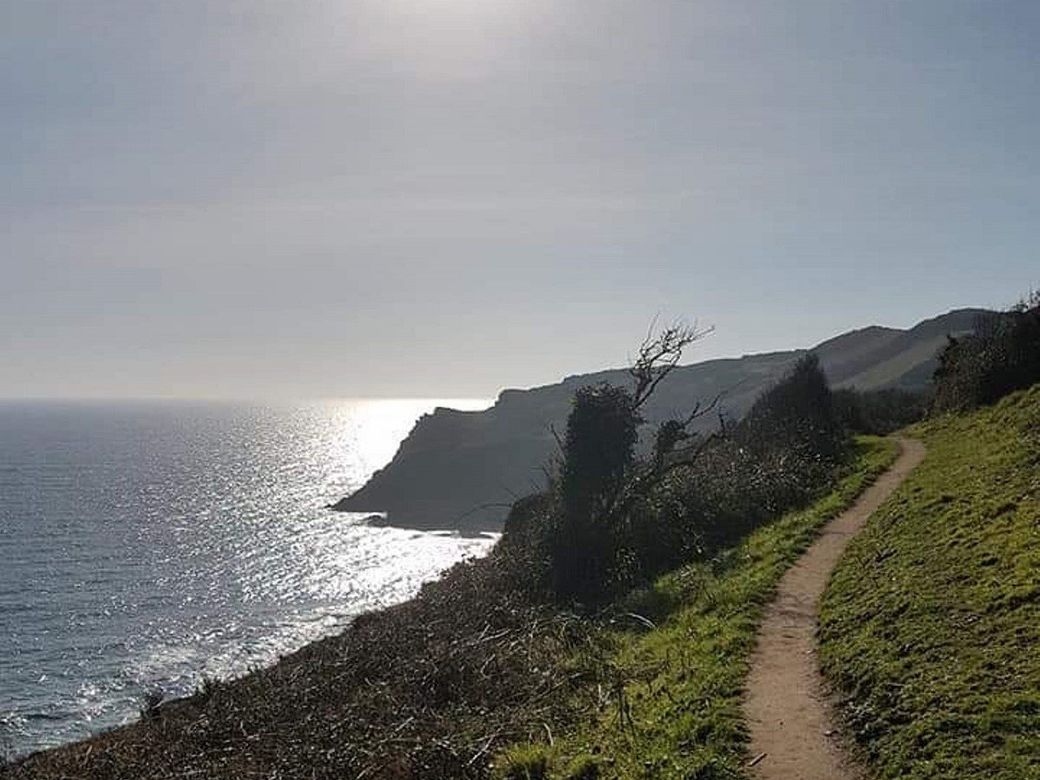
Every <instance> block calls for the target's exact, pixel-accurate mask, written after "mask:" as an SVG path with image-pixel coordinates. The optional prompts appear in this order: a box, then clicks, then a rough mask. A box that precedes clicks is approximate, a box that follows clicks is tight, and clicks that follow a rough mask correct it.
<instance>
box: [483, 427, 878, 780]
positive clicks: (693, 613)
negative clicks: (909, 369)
mask: <svg viewBox="0 0 1040 780" xmlns="http://www.w3.org/2000/svg"><path fill="white" fill-rule="evenodd" d="M895 455H896V446H895V444H894V442H892V441H889V440H884V439H876V438H864V439H861V440H859V442H858V443H857V458H856V461H855V465H854V466H853V467H851V468H850V469H849V472H848V473H847V474H846V475H845V476H844V477H843V478H842V479H841V480H840V482H839V484H838V485H837V487H836V489H835V490H834V491H833V492H832V493H831V494H830V495H828V496H827V497H825V498H823V499H822V500H820V501H818V502H817V503H815V504H813V505H812V506H810V507H809V508H807V509H804V510H801V511H797V512H791V513H789V514H786V515H784V516H783V517H782V518H780V519H779V520H777V521H775V522H773V523H771V524H769V525H768V526H765V527H763V528H761V529H759V530H758V531H756V532H754V533H753V534H751V536H749V537H748V539H747V540H746V541H745V542H744V543H743V544H741V545H739V546H738V547H735V548H732V549H730V550H728V551H726V552H725V553H723V554H722V555H720V556H718V557H717V558H716V559H714V560H712V561H709V562H702V563H695V564H691V565H689V566H686V567H683V568H681V569H679V570H677V571H675V572H672V573H671V574H668V575H666V576H664V577H662V578H661V579H660V580H658V581H657V582H656V583H655V585H654V587H653V588H652V589H650V590H648V591H645V592H642V593H640V594H636V595H635V596H633V597H632V598H631V599H630V600H629V602H628V604H626V605H624V606H623V607H622V609H621V610H619V612H618V614H619V617H618V618H617V619H616V625H615V627H614V628H613V629H612V630H610V631H608V632H606V634H607V635H606V637H604V639H603V645H604V646H605V648H606V650H605V652H604V653H603V655H602V656H601V657H598V658H596V659H583V658H581V657H576V658H575V659H574V663H575V665H576V666H578V667H580V666H582V665H583V664H586V663H595V664H599V665H603V664H604V663H605V664H606V665H607V667H608V672H607V673H606V674H604V673H602V671H601V673H600V675H599V680H600V682H599V683H598V684H597V686H596V688H595V690H588V689H583V690H581V691H580V692H578V693H576V694H575V695H576V696H578V697H579V700H578V701H576V702H575V703H574V709H575V710H577V711H581V712H583V713H584V716H583V717H582V718H581V720H580V725H579V726H578V727H577V728H576V729H574V730H573V731H569V732H568V733H567V734H565V735H558V736H557V737H556V738H555V739H554V738H552V736H551V735H545V736H544V738H543V739H540V740H538V742H539V743H541V744H532V745H528V746H527V747H524V748H521V747H514V748H512V749H511V750H510V751H507V752H505V753H500V754H499V755H498V757H497V760H496V765H497V767H498V774H499V776H501V777H514V776H516V777H523V775H522V774H516V775H514V774H510V772H511V771H512V769H513V768H514V767H513V763H512V762H513V760H514V756H524V757H530V756H532V755H538V756H545V758H546V765H545V767H544V773H543V776H545V777H553V778H568V780H579V779H580V780H590V779H591V778H597V777H598V778H608V777H619V778H642V777H647V778H649V777H653V778H673V777H674V778H697V779H698V780H711V779H712V778H741V777H745V774H744V770H743V766H744V764H745V763H746V756H745V741H746V732H745V727H744V724H743V722H742V718H741V708H740V699H741V691H742V686H743V682H744V678H745V676H746V674H747V670H748V660H749V656H750V653H751V651H752V649H753V646H754V639H755V632H756V629H757V626H758V623H759V620H760V618H761V616H762V613H763V608H764V606H765V605H766V604H767V603H768V601H769V599H770V597H771V596H772V594H773V593H774V591H775V589H776V586H777V583H778V582H779V580H780V577H781V575H782V574H783V573H784V571H785V570H786V569H787V568H788V567H789V566H790V565H791V564H792V563H793V562H794V561H795V560H796V559H797V558H798V556H799V555H800V554H801V553H802V552H803V551H804V550H805V549H806V548H807V547H808V546H809V544H810V543H811V542H812V541H813V539H814V538H815V536H816V534H817V532H818V531H819V529H820V528H821V526H823V525H824V524H825V523H826V522H827V521H828V520H830V519H831V518H833V517H834V516H836V515H837V514H839V513H840V512H841V511H842V510H844V509H846V508H847V507H848V506H850V505H851V504H852V503H853V501H854V500H855V498H856V497H857V496H858V495H859V494H860V493H861V492H862V491H863V490H864V488H865V487H866V486H867V485H868V484H869V483H870V482H872V481H873V479H874V478H875V477H876V476H877V475H878V474H880V473H881V472H882V471H884V470H885V469H886V468H887V467H888V466H889V465H890V464H891V462H892V461H893V460H894V458H895ZM626 612H627V614H626Z"/></svg>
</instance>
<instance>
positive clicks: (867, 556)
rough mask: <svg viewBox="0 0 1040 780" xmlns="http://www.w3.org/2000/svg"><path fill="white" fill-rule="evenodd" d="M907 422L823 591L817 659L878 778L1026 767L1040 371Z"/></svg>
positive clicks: (1033, 765)
mask: <svg viewBox="0 0 1040 780" xmlns="http://www.w3.org/2000/svg"><path fill="white" fill-rule="evenodd" d="M912 433H913V434H914V435H916V436H919V437H920V438H922V439H923V440H924V441H925V443H926V445H927V447H928V455H927V457H926V459H925V461H924V463H923V464H922V465H921V466H920V467H919V468H918V469H917V470H916V471H915V472H914V473H913V474H912V475H911V476H910V478H909V479H908V480H907V481H906V482H905V483H904V484H903V485H902V487H901V488H900V489H899V490H898V492H897V493H896V494H895V495H894V496H893V498H892V499H891V500H890V501H889V502H888V503H887V504H886V505H885V507H883V508H882V510H881V511H880V512H878V513H877V514H875V516H874V517H873V518H872V519H871V521H870V523H869V524H868V526H867V528H866V529H865V531H864V532H863V533H862V534H860V535H859V536H858V537H857V538H856V539H855V540H854V541H853V542H852V544H851V546H850V547H849V550H848V552H847V553H846V555H845V557H844V558H843V560H842V562H841V564H840V565H839V568H838V570H837V571H836V573H835V576H834V578H833V580H832V582H831V585H830V588H829V590H828V592H827V593H826V595H825V597H824V603H823V611H822V618H821V619H822V625H821V639H822V653H821V655H822V662H823V665H824V671H825V673H826V674H828V675H829V676H830V677H831V678H832V679H833V681H834V682H835V683H836V684H837V686H838V687H839V688H840V689H841V690H842V691H844V692H845V694H846V696H847V701H846V704H845V713H846V715H847V717H848V720H849V723H850V725H851V727H852V731H853V733H854V734H855V737H856V739H857V741H858V742H859V743H860V745H861V747H862V749H863V752H864V755H865V758H866V760H867V761H868V762H869V763H870V765H871V766H872V767H873V769H874V771H875V773H876V774H877V775H878V776H879V777H881V778H895V777H899V778H908V779H917V778H921V779H923V778H929V780H940V779H945V778H949V779H950V780H953V779H954V778H956V780H964V778H987V780H990V779H992V780H998V779H1001V780H1026V779H1028V778H1040V385H1038V386H1035V387H1033V388H1032V389H1031V390H1027V391H1023V392H1020V393H1016V394H1013V395H1011V396H1009V397H1007V398H1006V399H1004V400H1003V401H1002V402H1001V403H999V404H998V405H997V406H995V407H992V408H990V409H985V410H982V411H979V412H976V413H973V414H970V415H963V416H951V417H944V418H939V419H937V420H933V421H930V422H928V423H925V424H922V425H919V426H917V427H915V428H914V429H912Z"/></svg>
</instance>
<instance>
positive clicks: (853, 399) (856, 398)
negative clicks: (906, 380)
mask: <svg viewBox="0 0 1040 780" xmlns="http://www.w3.org/2000/svg"><path fill="white" fill-rule="evenodd" d="M834 403H835V406H836V408H837V411H838V416H839V417H840V418H841V421H842V424H843V425H844V426H845V427H846V428H847V429H848V430H850V431H852V432H853V433H865V434H870V435H874V436H885V435H886V434H889V433H892V432H893V431H898V430H899V429H900V428H905V427H906V426H907V425H912V424H913V423H915V422H917V421H919V420H920V419H922V418H923V417H924V416H925V414H926V413H927V411H928V405H929V397H928V395H927V394H926V393H914V392H911V391H909V390H899V389H894V388H893V389H888V390H869V391H862V392H861V391H859V390H852V389H848V390H835V391H834Z"/></svg>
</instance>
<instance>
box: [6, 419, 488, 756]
mask: <svg viewBox="0 0 1040 780" xmlns="http://www.w3.org/2000/svg"><path fill="white" fill-rule="evenodd" d="M438 404H439V405H446V406H455V407H456V408H481V407H482V406H484V405H485V404H484V403H483V402H479V401H457V400H455V401H417V400H402V401H337V402H333V401H329V402H319V403H311V404H305V405H293V406H289V405H286V406H260V405H242V404H224V403H162V402H154V403H153V402H126V403H53V402H33V403H28V402H3V403H0V750H3V751H6V752H8V753H14V754H20V753H24V752H26V751H29V750H35V749H39V748H42V747H47V746H51V745H55V744H59V743H62V742H66V741H70V740H73V739H77V738H80V737H84V736H87V735H89V734H90V733H93V732H95V731H97V730H100V729H103V728H106V727H110V726H114V725H117V724H120V723H123V722H127V721H128V720H132V719H134V718H135V717H137V713H138V709H139V706H140V702H141V699H142V697H143V696H144V694H145V692H147V691H150V690H153V689H155V688H157V687H159V688H162V689H163V690H164V691H165V692H166V694H167V695H169V696H175V695H180V694H185V693H189V692H190V691H192V690H193V689H194V688H195V687H196V686H197V685H198V684H199V682H200V680H201V678H202V676H203V675H206V676H210V677H220V678H226V677H230V676H235V675H239V674H242V673H244V672H246V671H247V670H248V669H249V668H250V667H254V666H259V665H265V664H269V663H271V662H273V661H274V660H276V659H277V658H278V656H279V655H282V654H285V653H287V652H290V651H293V650H295V649H297V648H299V647H300V646H302V645H303V644H305V643H307V642H309V641H311V640H314V639H316V638H319V637H321V636H324V635H328V634H330V633H333V632H336V631H338V630H340V629H342V628H343V627H344V626H345V625H346V624H347V623H348V622H349V621H350V619H351V618H352V617H353V616H354V615H356V614H357V613H359V612H361V611H364V610H367V609H371V608H372V607H376V606H380V605H386V604H389V603H393V602H397V601H401V600H404V599H406V598H408V597H409V596H411V595H412V594H413V593H415V592H416V590H417V589H418V587H419V586H420V585H421V584H422V583H423V582H424V581H427V580H429V579H431V578H433V577H435V576H436V575H437V574H438V573H440V572H441V571H443V570H444V569H445V568H447V567H448V566H450V565H451V564H453V563H455V562H456V561H458V560H461V559H462V558H465V557H469V556H473V555H478V554H481V553H484V552H486V551H487V550H488V549H489V547H490V544H491V541H490V540H489V539H486V538H482V539H462V538H458V537H455V536H451V535H439V534H429V533H418V532H414V531H406V530H399V529H391V528H382V529H377V528H369V527H367V526H365V525H364V524H362V523H361V522H360V520H361V518H360V517H359V516H356V515H354V516H352V515H344V514H337V513H333V512H331V511H329V510H327V509H325V508H324V507H325V505H326V504H327V503H329V502H331V501H334V500H335V499H337V498H339V497H341V496H342V495H344V494H346V493H348V492H350V491H351V490H352V489H355V488H357V487H359V486H360V485H361V484H362V483H363V482H364V480H365V479H366V478H367V477H368V476H369V475H370V474H371V473H372V471H374V470H375V469H376V468H379V467H380V466H382V465H384V464H385V463H386V462H387V461H388V460H389V459H390V458H391V457H392V455H393V453H394V451H395V450H396V448H397V445H398V443H399V442H400V440H401V439H402V438H403V437H404V436H405V435H406V434H407V433H408V431H409V430H410V428H411V426H412V425H413V424H414V422H415V420H416V419H417V418H418V417H419V415H420V414H422V413H424V412H427V411H430V410H432V409H433V407H434V406H435V405H438Z"/></svg>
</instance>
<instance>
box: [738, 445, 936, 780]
mask: <svg viewBox="0 0 1040 780" xmlns="http://www.w3.org/2000/svg"><path fill="white" fill-rule="evenodd" d="M899 443H900V446H901V448H902V452H901V454H900V455H899V458H898V459H897V460H896V462H895V463H894V464H893V466H892V467H891V468H890V469H889V470H888V471H886V472H885V473H884V474H883V475H881V477H879V478H878V480H877V482H875V483H874V484H873V485H872V486H871V487H870V488H868V489H867V490H866V491H865V492H864V493H863V495H862V496H860V498H859V499H858V500H857V501H856V503H855V504H854V505H853V506H852V507H851V508H849V509H848V510H846V511H845V512H844V513H842V514H841V515H839V516H838V517H836V518H835V519H834V520H832V521H831V522H830V523H828V524H827V525H826V526H825V527H824V529H823V533H822V534H821V536H820V538H819V539H818V540H817V541H816V542H815V543H814V544H813V545H812V547H810V548H809V549H808V550H807V551H806V552H805V554H804V555H803V556H802V557H801V558H799V559H798V562H797V563H795V565H794V566H793V567H791V569H790V571H788V572H787V573H786V574H785V575H784V577H783V579H781V580H780V587H779V590H778V592H777V596H776V599H775V600H774V601H773V603H772V604H771V605H770V607H769V609H768V610H767V612H766V616H765V619H764V621H763V623H762V627H761V628H760V629H759V636H758V646H757V647H756V649H755V652H754V655H753V656H752V658H751V673H750V675H749V676H748V681H747V694H746V696H745V701H744V714H745V715H746V716H747V720H748V725H749V726H750V729H751V747H750V751H751V755H752V756H753V757H754V758H753V763H754V767H755V768H754V770H753V771H754V772H755V773H756V775H757V776H758V777H760V778H763V780H853V779H854V778H862V777H864V774H863V771H862V770H861V769H860V768H859V767H858V766H857V765H856V764H855V763H854V762H853V761H852V759H851V758H850V757H849V756H848V755H847V754H846V752H845V750H844V749H843V747H842V744H841V739H840V735H839V734H838V731H837V726H836V725H835V724H834V722H833V721H832V719H831V712H830V705H829V701H828V698H827V693H826V689H825V687H824V681H823V679H822V677H821V676H820V672H819V668H818V665H817V660H816V617H817V611H818V608H819V602H820V596H822V595H823V591H824V588H826V586H827V582H828V580H829V579H830V575H831V572H832V571H833V570H834V567H835V565H837V563H838V559H839V558H840V557H841V554H842V552H844V550H845V546H846V545H847V544H848V543H849V539H851V538H852V537H853V536H854V535H855V534H856V533H857V532H858V531H859V530H860V529H861V528H862V527H863V525H864V524H865V523H866V521H867V518H868V517H870V515H871V513H872V512H873V511H874V510H875V509H877V508H878V507H879V506H880V505H881V504H882V503H883V502H884V501H885V499H887V498H888V497H889V496H890V495H891V494H892V491H894V490H895V489H896V487H898V486H899V483H900V482H902V481H903V479H904V478H905V477H906V476H907V474H909V473H910V471H911V470H912V469H913V468H914V467H915V466H916V465H917V464H918V463H920V462H921V459H922V458H923V457H924V445H923V444H921V442H919V441H915V440H912V439H900V442H899Z"/></svg>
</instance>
